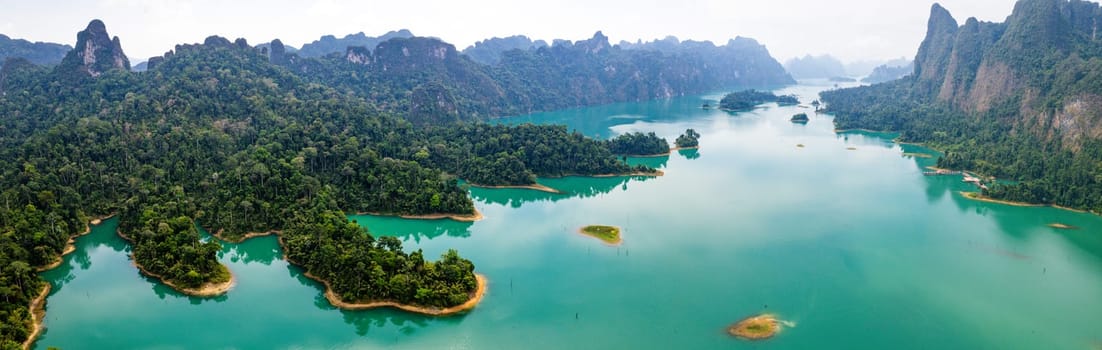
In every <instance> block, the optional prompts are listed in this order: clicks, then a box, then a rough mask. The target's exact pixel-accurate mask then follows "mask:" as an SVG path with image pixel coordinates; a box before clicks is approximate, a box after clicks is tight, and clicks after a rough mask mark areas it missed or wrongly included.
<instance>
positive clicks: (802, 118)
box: [789, 113, 811, 124]
mask: <svg viewBox="0 0 1102 350" xmlns="http://www.w3.org/2000/svg"><path fill="white" fill-rule="evenodd" d="M810 120H811V119H810V118H808V117H807V113H798V114H796V115H793V116H792V119H789V121H791V122H793V123H797V124H807V122H808V121H810Z"/></svg>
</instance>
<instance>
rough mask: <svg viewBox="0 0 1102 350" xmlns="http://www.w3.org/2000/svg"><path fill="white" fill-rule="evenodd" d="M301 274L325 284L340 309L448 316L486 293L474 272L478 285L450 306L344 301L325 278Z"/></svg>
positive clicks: (483, 278) (482, 278)
mask: <svg viewBox="0 0 1102 350" xmlns="http://www.w3.org/2000/svg"><path fill="white" fill-rule="evenodd" d="M288 261H289V262H290V260H288ZM291 263H292V264H294V262H291ZM295 266H299V265H298V264H295ZM299 267H301V266H299ZM302 275H303V276H306V277H307V278H310V279H312V280H314V281H317V282H318V283H321V284H322V285H323V286H325V299H326V300H328V301H329V304H331V305H333V306H334V307H336V308H338V309H341V310H369V309H377V308H384V307H391V308H395V309H399V310H402V311H408V312H413V313H418V314H422V315H427V316H450V315H454V314H458V313H462V312H466V311H470V310H472V309H474V308H475V306H478V304H479V303H480V302H482V297H483V296H484V295H485V294H486V286H487V284H488V281H487V279H486V276H483V275H482V274H477V273H476V274H474V277H475V280H477V281H478V287H477V288H475V290H474V292H471V293H470V294H469V299H467V301H465V302H463V303H462V304H459V305H456V306H452V307H446V308H437V307H428V306H419V305H408V304H402V303H399V302H395V301H371V302H366V303H362V302H346V301H343V300H341V299H340V297H338V296H337V294H336V293H335V292H333V288H332V287H330V286H329V281H326V280H323V279H321V278H320V277H317V276H314V275H313V274H311V273H310V272H307V271H303V273H302Z"/></svg>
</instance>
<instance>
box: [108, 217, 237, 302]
mask: <svg viewBox="0 0 1102 350" xmlns="http://www.w3.org/2000/svg"><path fill="white" fill-rule="evenodd" d="M115 234H117V235H119V237H122V239H125V240H126V241H127V242H130V243H131V244H133V241H132V240H131V239H130V237H127V236H126V234H123V233H122V230H115ZM130 262H131V263H132V264H133V265H134V267H137V268H138V272H141V274H142V275H145V276H149V277H153V278H156V279H157V280H158V281H160V282H161V283H162V284H164V285H166V286H169V287H170V288H172V289H173V290H175V291H177V292H180V293H181V294H185V295H188V296H193V297H201V298H210V297H216V296H219V295H222V294H226V293H227V292H229V291H230V289H233V287H234V286H235V285H237V277H236V276H234V274H233V271H231V270H230V268H229V267H226V265H225V264H222V263H221V262H219V263H218V266H219V268H221V269H222V271H223V272H225V274H226V275H228V276H229V278H228V279H226V280H225V281H220V282H207V283H203V284H202V285H200V286H199V287H198V288H186V287H181V286H179V285H177V284H176V283H173V282H172V281H169V280H168V279H166V278H164V276H161V275H159V274H157V273H154V272H152V271H149V270H146V268H145V266H142V264H140V263H138V260H137V259H135V258H134V253H133V252H131V253H130Z"/></svg>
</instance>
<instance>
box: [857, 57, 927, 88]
mask: <svg viewBox="0 0 1102 350" xmlns="http://www.w3.org/2000/svg"><path fill="white" fill-rule="evenodd" d="M914 71H915V64H914V61H910V60H904V61H903V62H898V61H892V62H891V63H887V64H882V65H880V66H877V67H876V68H875V69H873V70H872V72H871V73H869V75H868V76H866V77H865V78H863V79H861V81H862V82H865V83H870V84H879V83H886V82H889V81H892V80H896V79H901V78H903V77H905V76H908V75H911V73H914Z"/></svg>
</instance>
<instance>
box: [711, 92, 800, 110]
mask: <svg viewBox="0 0 1102 350" xmlns="http://www.w3.org/2000/svg"><path fill="white" fill-rule="evenodd" d="M767 102H776V103H777V104H778V105H781V106H793V105H798V104H800V99H799V98H797V97H796V96H795V95H783V96H777V95H775V94H773V93H772V92H768V91H757V90H745V91H739V92H732V93H729V94H727V95H726V96H723V99H722V100H720V101H719V108H720V109H722V110H725V111H731V112H739V111H748V110H751V109H754V107H756V106H757V105H760V104H763V103H767Z"/></svg>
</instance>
